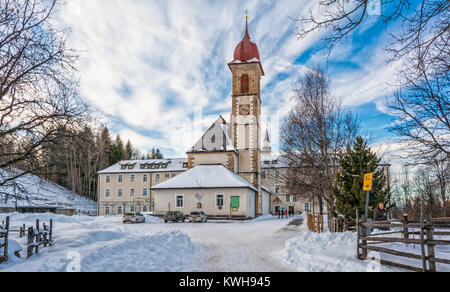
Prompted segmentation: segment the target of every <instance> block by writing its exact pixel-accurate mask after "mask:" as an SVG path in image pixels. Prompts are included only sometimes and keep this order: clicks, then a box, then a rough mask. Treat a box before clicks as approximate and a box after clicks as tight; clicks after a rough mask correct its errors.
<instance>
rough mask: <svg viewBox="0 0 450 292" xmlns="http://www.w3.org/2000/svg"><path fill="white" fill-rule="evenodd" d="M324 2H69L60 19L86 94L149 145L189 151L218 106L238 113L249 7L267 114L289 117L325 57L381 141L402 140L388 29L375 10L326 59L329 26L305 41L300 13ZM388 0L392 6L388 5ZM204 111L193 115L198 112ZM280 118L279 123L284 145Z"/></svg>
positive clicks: (114, 125) (110, 121)
mask: <svg viewBox="0 0 450 292" xmlns="http://www.w3.org/2000/svg"><path fill="white" fill-rule="evenodd" d="M317 2H318V1H314V0H311V1H308V0H302V1H299V0H295V1H294V0H291V1H257V0H253V1H237V0H229V1H222V0H217V1H199V0H198V1H182V0H180V1H176V0H169V1H166V0H164V1H163V0H160V1H144V0H128V1H120V0H108V1H106V0H105V1H90V0H77V1H67V2H66V4H65V5H64V6H63V7H61V8H60V10H59V11H60V13H59V19H58V21H60V22H61V23H62V24H63V25H68V26H70V27H71V31H72V32H71V34H70V37H69V43H70V45H71V46H72V47H73V48H75V49H77V50H80V51H81V53H80V61H79V75H80V84H81V90H82V94H83V95H84V96H85V97H86V98H87V99H88V100H89V102H90V103H91V104H92V105H93V106H94V107H95V108H96V109H97V110H98V111H99V113H100V117H101V120H102V121H103V122H105V123H106V124H107V125H108V127H109V128H110V130H111V132H112V133H114V134H120V135H121V136H122V138H123V139H125V140H126V139H131V141H132V142H133V143H134V145H135V146H137V147H138V148H139V149H140V150H141V151H143V152H145V151H146V150H147V149H149V148H151V147H154V146H156V147H160V148H161V149H162V151H163V153H164V154H165V155H166V156H171V157H174V156H184V155H185V152H186V151H187V150H188V149H189V148H190V147H191V146H192V144H193V143H194V142H195V140H197V139H198V138H199V137H200V135H201V133H202V128H205V127H208V126H209V125H210V124H211V123H212V122H213V121H214V120H215V119H216V118H217V116H218V115H219V114H221V115H223V116H224V117H225V118H228V117H229V113H230V107H231V98H230V94H231V73H230V71H229V69H228V67H227V63H228V62H230V61H232V59H233V51H234V48H235V46H236V45H237V43H238V42H239V41H240V40H241V39H242V36H243V33H244V24H245V12H244V11H245V9H248V10H249V32H250V35H251V37H252V40H253V41H255V42H256V43H257V45H258V48H259V51H260V55H261V62H262V65H263V67H264V70H265V73H266V76H264V77H263V79H262V90H261V92H262V102H263V114H264V115H265V116H270V117H271V118H272V119H282V118H283V116H285V115H286V113H287V112H288V110H289V109H290V107H291V105H292V98H291V97H292V92H291V89H292V85H293V83H294V82H295V81H296V80H298V78H299V77H300V76H302V74H303V72H304V70H305V67H306V66H310V65H315V64H319V65H321V66H323V67H325V68H326V69H327V71H328V73H329V76H330V79H331V91H332V94H333V95H335V96H337V97H339V98H340V99H341V100H342V103H343V105H344V106H345V107H347V108H349V109H351V110H353V111H354V112H355V113H357V114H358V115H359V117H360V118H361V119H362V124H363V127H364V129H363V131H364V132H363V133H364V134H366V135H369V136H371V137H372V140H371V141H372V143H373V145H375V146H379V145H387V144H392V143H393V137H392V136H391V135H390V134H389V133H388V131H387V130H386V127H387V126H388V125H389V123H390V122H392V120H393V117H392V116H391V115H389V111H388V110H387V109H386V106H385V102H386V100H387V99H388V98H389V97H390V96H392V94H393V91H394V87H393V86H392V85H391V84H390V83H392V82H393V81H394V80H395V72H396V69H397V68H398V66H399V65H398V64H396V63H387V60H386V53H385V51H384V48H385V46H386V45H387V44H388V40H387V39H386V29H395V28H392V27H391V28H390V27H387V28H386V27H385V25H384V24H383V23H382V21H381V19H380V18H379V17H378V16H376V15H373V16H370V17H369V18H368V19H367V21H366V22H365V23H363V25H362V26H361V27H360V28H359V29H358V30H356V31H355V32H354V33H353V34H352V35H351V36H350V37H349V38H347V39H345V40H344V41H343V42H342V43H341V44H340V45H339V46H338V47H336V48H335V49H334V50H333V51H332V53H331V55H330V57H329V58H328V59H327V53H328V51H327V47H326V44H325V43H324V42H323V41H322V40H321V37H323V36H324V34H325V33H326V32H320V33H319V32H318V33H314V34H311V35H309V36H308V37H307V38H305V39H301V40H298V39H297V37H296V35H295V34H294V31H295V28H296V25H297V24H296V23H295V22H293V21H292V20H290V19H289V17H299V16H301V15H303V14H305V13H308V12H309V10H310V9H311V10H312V11H313V13H318V11H317ZM382 9H385V8H384V7H383V8H382ZM200 116H201V117H202V119H194V117H196V118H199V117H200ZM276 127H277V124H276V123H275V124H273V125H272V126H271V134H272V138H273V141H274V144H276V141H277V135H278V131H277V129H276Z"/></svg>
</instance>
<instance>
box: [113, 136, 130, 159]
mask: <svg viewBox="0 0 450 292" xmlns="http://www.w3.org/2000/svg"><path fill="white" fill-rule="evenodd" d="M124 159H127V155H126V151H125V148H124V147H123V142H122V138H120V135H117V137H116V140H115V141H114V143H113V145H112V149H111V159H110V164H111V165H112V164H115V163H117V162H119V161H121V160H124Z"/></svg>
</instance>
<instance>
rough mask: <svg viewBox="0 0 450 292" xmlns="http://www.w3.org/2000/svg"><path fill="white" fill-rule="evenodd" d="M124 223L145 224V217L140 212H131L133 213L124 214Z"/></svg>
mask: <svg viewBox="0 0 450 292" xmlns="http://www.w3.org/2000/svg"><path fill="white" fill-rule="evenodd" d="M122 221H123V223H126V222H131V223H139V222H145V217H144V215H142V214H141V213H138V212H131V213H125V214H123V219H122Z"/></svg>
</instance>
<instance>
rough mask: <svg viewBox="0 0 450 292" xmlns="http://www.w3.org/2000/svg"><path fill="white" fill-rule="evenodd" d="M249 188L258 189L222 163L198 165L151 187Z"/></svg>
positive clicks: (155, 188)
mask: <svg viewBox="0 0 450 292" xmlns="http://www.w3.org/2000/svg"><path fill="white" fill-rule="evenodd" d="M200 188H249V189H252V190H254V191H258V190H257V189H256V188H255V187H254V186H253V185H251V184H250V183H248V182H247V181H246V180H245V179H243V178H242V177H241V176H239V175H237V174H235V173H234V172H232V171H230V170H229V169H228V168H226V167H225V166H223V165H222V164H214V165H198V166H195V167H193V168H191V169H189V170H187V171H185V172H183V173H182V174H180V175H178V176H175V177H173V178H171V179H169V180H166V181H165V182H162V183H160V184H157V185H156V186H154V187H152V188H151V189H152V190H161V189H200Z"/></svg>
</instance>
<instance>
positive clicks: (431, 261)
mask: <svg viewBox="0 0 450 292" xmlns="http://www.w3.org/2000/svg"><path fill="white" fill-rule="evenodd" d="M426 229H427V247H428V266H429V267H430V272H436V262H435V261H434V260H435V259H436V257H435V253H434V245H433V244H430V243H429V242H430V241H431V240H433V229H434V228H433V221H432V220H431V215H430V218H429V219H428V224H427V227H426Z"/></svg>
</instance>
